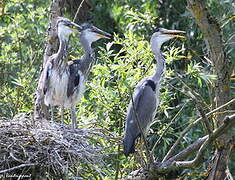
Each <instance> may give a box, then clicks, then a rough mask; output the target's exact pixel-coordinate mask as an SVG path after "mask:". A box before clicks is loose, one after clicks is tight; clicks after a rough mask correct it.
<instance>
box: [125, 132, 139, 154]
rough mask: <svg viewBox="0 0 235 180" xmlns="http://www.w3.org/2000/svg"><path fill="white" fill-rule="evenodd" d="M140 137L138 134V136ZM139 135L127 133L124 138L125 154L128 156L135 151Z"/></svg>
mask: <svg viewBox="0 0 235 180" xmlns="http://www.w3.org/2000/svg"><path fill="white" fill-rule="evenodd" d="M137 137H138V136H137ZM137 137H133V136H132V135H128V134H126V135H125V137H124V139H123V147H124V154H125V156H126V157H127V156H128V155H129V154H131V153H134V152H135V140H136V139H137Z"/></svg>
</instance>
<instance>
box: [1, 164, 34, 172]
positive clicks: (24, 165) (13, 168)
mask: <svg viewBox="0 0 235 180" xmlns="http://www.w3.org/2000/svg"><path fill="white" fill-rule="evenodd" d="M36 165H38V163H29V164H21V165H19V166H15V167H12V168H9V169H4V170H1V171H0V174H3V173H7V172H10V171H13V170H16V169H19V168H23V167H28V166H36Z"/></svg>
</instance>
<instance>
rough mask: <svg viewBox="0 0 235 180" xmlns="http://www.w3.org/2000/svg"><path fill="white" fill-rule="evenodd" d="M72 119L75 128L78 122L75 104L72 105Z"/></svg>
mask: <svg viewBox="0 0 235 180" xmlns="http://www.w3.org/2000/svg"><path fill="white" fill-rule="evenodd" d="M71 119H72V127H73V128H74V129H75V128H76V127H77V124H76V110H75V107H74V106H72V107H71Z"/></svg>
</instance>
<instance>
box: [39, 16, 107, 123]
mask: <svg viewBox="0 0 235 180" xmlns="http://www.w3.org/2000/svg"><path fill="white" fill-rule="evenodd" d="M71 24H72V25H73V26H76V27H77V28H78V29H79V31H81V35H80V40H81V44H82V46H83V48H84V51H85V55H84V57H83V58H82V59H81V60H73V61H69V62H68V61H67V49H68V41H69V36H70V34H71V33H72V30H71ZM57 28H58V37H59V41H60V46H59V50H58V52H57V53H56V54H54V55H52V56H51V57H49V59H48V61H47V62H46V64H45V67H44V70H43V72H42V74H41V77H40V80H39V84H40V86H39V87H40V88H41V89H43V92H44V102H45V104H46V105H47V106H52V107H53V106H60V107H61V108H62V112H63V108H64V107H65V108H70V109H71V119H72V125H73V127H75V126H76V116H75V105H76V103H77V102H78V101H79V99H80V97H81V96H82V94H83V91H84V88H85V81H86V79H87V75H88V72H89V70H90V68H91V64H92V62H93V59H94V53H93V51H92V48H91V44H92V42H94V41H96V40H98V39H100V38H105V37H106V38H107V36H108V35H109V34H108V33H106V32H104V31H102V30H99V29H98V28H96V27H94V26H91V25H89V26H88V25H86V26H79V25H76V24H75V23H72V22H71V21H69V20H68V19H65V18H60V19H59V20H58V21H57ZM52 117H53V116H52ZM62 121H63V113H62Z"/></svg>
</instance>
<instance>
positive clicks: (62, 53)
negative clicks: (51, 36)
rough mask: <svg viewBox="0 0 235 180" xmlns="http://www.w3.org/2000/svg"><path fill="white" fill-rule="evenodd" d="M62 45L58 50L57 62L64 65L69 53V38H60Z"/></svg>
mask: <svg viewBox="0 0 235 180" xmlns="http://www.w3.org/2000/svg"><path fill="white" fill-rule="evenodd" d="M59 40H60V46H59V49H58V52H57V59H58V61H57V64H58V65H59V66H60V65H62V64H63V63H64V62H65V60H66V59H67V55H68V41H69V40H68V38H60V39H59Z"/></svg>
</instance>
